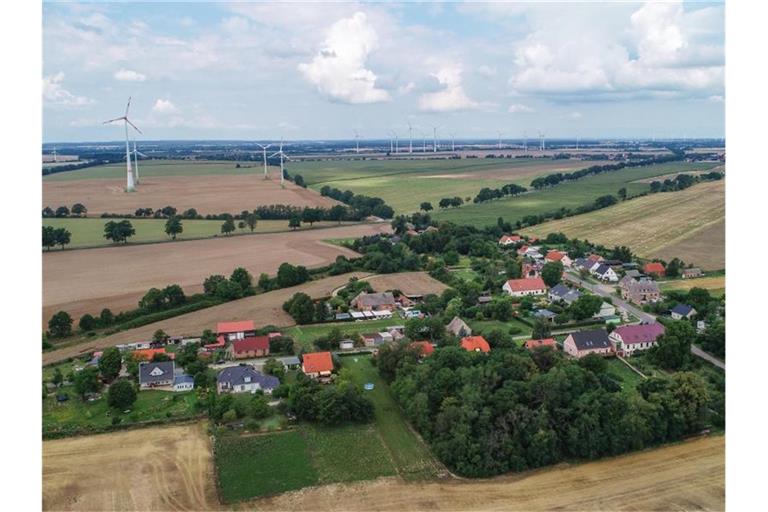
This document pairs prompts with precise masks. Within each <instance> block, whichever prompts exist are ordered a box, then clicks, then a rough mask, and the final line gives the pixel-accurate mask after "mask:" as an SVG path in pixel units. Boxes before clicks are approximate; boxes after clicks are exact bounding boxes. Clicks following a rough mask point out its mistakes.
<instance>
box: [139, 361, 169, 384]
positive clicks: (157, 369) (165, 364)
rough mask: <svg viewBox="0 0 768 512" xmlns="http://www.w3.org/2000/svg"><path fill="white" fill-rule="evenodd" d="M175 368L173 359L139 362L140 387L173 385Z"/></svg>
mask: <svg viewBox="0 0 768 512" xmlns="http://www.w3.org/2000/svg"><path fill="white" fill-rule="evenodd" d="M174 370H175V367H174V364H173V361H161V362H157V363H139V387H140V388H141V389H149V388H158V387H169V386H172V385H173V377H174Z"/></svg>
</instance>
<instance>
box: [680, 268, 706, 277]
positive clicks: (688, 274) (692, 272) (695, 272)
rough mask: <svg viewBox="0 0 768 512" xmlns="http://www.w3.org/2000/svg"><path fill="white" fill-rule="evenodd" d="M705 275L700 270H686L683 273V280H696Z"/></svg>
mask: <svg viewBox="0 0 768 512" xmlns="http://www.w3.org/2000/svg"><path fill="white" fill-rule="evenodd" d="M703 275H704V273H703V272H702V271H701V269H700V268H684V269H683V272H682V277H683V279H694V278H696V277H701V276H703Z"/></svg>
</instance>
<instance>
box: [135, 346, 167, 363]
mask: <svg viewBox="0 0 768 512" xmlns="http://www.w3.org/2000/svg"><path fill="white" fill-rule="evenodd" d="M157 354H164V355H167V356H168V358H169V359H171V360H173V359H175V357H176V354H174V353H173V352H166V351H165V348H145V349H141V350H134V351H133V358H134V359H135V360H136V361H151V360H152V359H154V357H155V355H157Z"/></svg>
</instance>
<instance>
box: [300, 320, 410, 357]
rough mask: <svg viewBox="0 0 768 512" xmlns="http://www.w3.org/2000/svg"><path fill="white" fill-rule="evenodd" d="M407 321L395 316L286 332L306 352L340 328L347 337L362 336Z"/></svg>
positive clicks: (317, 325) (304, 326) (301, 327)
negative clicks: (321, 338) (361, 334)
mask: <svg viewBox="0 0 768 512" xmlns="http://www.w3.org/2000/svg"><path fill="white" fill-rule="evenodd" d="M404 322H405V320H403V319H402V318H400V317H398V316H396V315H393V316H392V318H386V319H382V320H364V321H357V322H331V323H326V324H309V325H296V326H294V327H291V328H289V329H286V330H285V333H286V334H287V335H288V336H291V337H292V338H293V339H294V341H296V342H298V343H299V344H300V345H301V346H302V347H304V348H305V349H306V350H309V351H312V350H314V346H313V344H312V342H314V341H315V340H316V339H317V338H320V337H321V336H325V335H326V334H328V333H329V332H331V331H332V330H333V329H335V328H338V329H340V330H341V332H342V333H344V334H345V335H348V336H351V335H352V334H360V333H362V332H379V331H381V330H382V329H385V328H387V327H390V326H392V325H403V323H404Z"/></svg>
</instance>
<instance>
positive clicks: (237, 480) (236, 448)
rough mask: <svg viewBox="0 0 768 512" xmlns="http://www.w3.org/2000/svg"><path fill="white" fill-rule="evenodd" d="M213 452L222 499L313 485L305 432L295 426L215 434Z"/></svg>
mask: <svg viewBox="0 0 768 512" xmlns="http://www.w3.org/2000/svg"><path fill="white" fill-rule="evenodd" d="M214 456H215V459H216V472H217V476H218V481H219V489H220V491H221V497H222V500H223V501H224V502H225V503H232V502H235V501H242V500H246V499H249V498H254V497H257V496H266V495H270V494H277V493H281V492H285V491H291V490H294V489H301V488H302V487H308V486H311V485H316V484H317V483H318V481H319V475H318V472H317V470H316V469H315V466H314V465H313V464H311V463H310V462H309V461H310V460H311V459H310V452H309V443H308V441H307V436H306V435H304V434H303V433H302V432H300V431H297V430H291V431H287V432H279V433H274V434H263V435H250V436H238V435H235V434H220V435H217V436H215V441H214Z"/></svg>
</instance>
